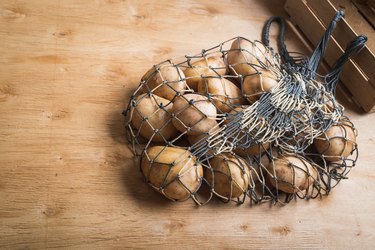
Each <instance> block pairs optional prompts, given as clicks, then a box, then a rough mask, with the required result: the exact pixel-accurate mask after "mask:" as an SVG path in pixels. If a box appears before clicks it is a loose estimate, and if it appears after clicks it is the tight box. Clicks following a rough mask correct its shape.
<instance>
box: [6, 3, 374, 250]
mask: <svg viewBox="0 0 375 250" xmlns="http://www.w3.org/2000/svg"><path fill="white" fill-rule="evenodd" d="M283 4H284V1H277V0H267V1H256V0H251V1H250V0H247V1H240V0H237V1H229V0H218V1H215V2H214V1H203V0H197V1H190V0H183V1H166V0H160V1H151V0H150V1H135V0H129V1H122V0H98V1H90V2H87V1H83V0H80V1H77V0H74V1H73V0H65V1H57V0H53V1H47V0H45V1H42V0H39V1H26V0H24V1H22V0H18V1H1V2H0V34H1V35H0V44H1V46H0V50H1V54H2V56H1V57H0V64H1V67H0V102H1V104H0V248H2V249H43V248H74V249H83V248H84V249H95V248H99V249H101V248H125V247H128V248H135V247H136V248H174V249H176V248H183V247H184V248H198V247H200V248H246V249H248V248H265V249H275V248H281V249H283V248H285V249H286V248H288V249H291V248H293V249H301V248H309V249H313V248H316V249H321V248H330V249H338V248H341V249H343V248H349V249H354V248H356V249H357V248H359V249H365V248H368V249H370V248H372V246H373V242H374V240H375V236H374V231H373V229H374V227H375V212H374V209H373V208H374V207H375V200H374V199H373V198H374V189H375V184H374V183H375V182H374V178H375V174H374V171H373V163H374V162H375V156H374V154H373V151H374V150H375V142H374V140H375V132H374V131H375V130H374V125H373V123H374V120H375V115H374V114H362V113H358V110H357V109H355V108H354V107H352V106H351V105H350V103H348V102H345V101H344V105H345V106H346V107H347V113H348V114H349V115H350V117H351V118H352V120H353V122H354V123H355V124H356V125H357V128H358V130H359V137H358V141H359V145H360V150H361V151H360V158H359V161H358V166H357V167H356V168H355V169H353V170H352V172H351V174H350V178H349V180H346V181H343V182H342V183H341V184H340V185H339V186H338V187H337V188H336V189H335V190H334V191H333V193H332V194H331V195H330V196H328V197H325V198H323V199H322V200H311V201H301V200H299V201H297V202H292V203H291V204H289V205H288V206H285V207H279V206H272V205H270V204H262V205H259V206H253V207H250V206H249V205H248V204H246V205H243V206H240V207H237V206H235V205H234V204H222V203H220V202H218V201H213V202H211V203H210V204H209V205H207V206H204V207H200V208H197V207H195V205H194V204H193V202H191V201H188V202H185V203H171V202H169V201H168V200H166V199H165V198H163V197H161V196H160V195H159V194H157V193H156V192H155V191H153V190H152V189H151V188H150V187H148V186H147V185H146V184H145V183H144V182H143V181H142V177H141V174H140V173H139V170H138V168H137V165H136V162H135V160H134V159H133V157H132V154H131V152H130V150H129V148H128V146H127V143H126V140H125V138H124V130H123V122H124V121H123V117H122V116H121V112H122V110H123V109H124V108H125V106H126V103H127V101H128V100H129V97H130V94H131V93H132V91H134V90H135V88H136V86H137V84H138V81H139V79H140V77H141V76H142V75H143V73H144V72H145V71H146V70H147V69H148V68H149V67H150V66H151V65H153V64H155V63H158V62H160V61H162V60H164V59H167V58H169V57H180V56H182V55H184V54H194V53H197V52H199V51H201V49H203V48H208V47H211V46H214V45H216V44H218V43H219V42H222V41H224V40H227V39H229V38H232V37H234V36H237V35H241V36H245V37H248V38H250V39H260V32H261V29H262V25H263V23H264V21H265V20H266V19H267V18H268V17H270V16H271V15H281V16H286V14H285V13H284V11H283ZM276 33H277V29H274V28H273V29H272V38H273V40H275V39H274V38H275V35H276ZM287 45H288V48H290V50H294V51H300V52H305V51H306V50H305V48H304V47H303V46H302V43H300V42H299V39H298V37H297V36H295V35H293V34H292V33H290V32H289V33H287Z"/></svg>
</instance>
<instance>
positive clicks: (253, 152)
mask: <svg viewBox="0 0 375 250" xmlns="http://www.w3.org/2000/svg"><path fill="white" fill-rule="evenodd" d="M269 147H270V143H269V142H266V143H259V144H257V145H254V146H251V147H248V148H241V147H237V148H235V149H234V151H233V152H234V153H236V154H238V155H239V156H242V157H246V156H258V155H260V154H261V153H263V152H264V151H266V150H267V149H269Z"/></svg>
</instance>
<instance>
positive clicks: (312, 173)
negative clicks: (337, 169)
mask: <svg viewBox="0 0 375 250" xmlns="http://www.w3.org/2000/svg"><path fill="white" fill-rule="evenodd" d="M274 170H275V172H274ZM268 171H269V175H268V177H269V178H268V179H269V181H270V183H271V185H272V186H274V187H275V188H278V189H279V190H281V191H283V192H285V193H294V192H298V191H303V190H306V189H308V188H309V187H310V186H311V185H312V184H313V183H314V180H316V179H317V176H318V173H317V171H316V170H315V168H313V166H312V165H311V164H310V163H309V162H308V161H307V160H306V159H304V158H303V157H302V156H297V155H281V156H279V157H278V158H277V159H276V160H275V161H274V163H273V164H272V162H271V163H270V164H269V165H268ZM307 173H309V174H307ZM274 174H275V177H276V178H277V184H276V180H275V179H274V178H273V175H274ZM293 180H294V181H295V186H296V190H294V188H293Z"/></svg>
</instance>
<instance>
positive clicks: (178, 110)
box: [172, 94, 217, 135]
mask: <svg viewBox="0 0 375 250" xmlns="http://www.w3.org/2000/svg"><path fill="white" fill-rule="evenodd" d="M190 101H192V102H193V104H192V105H190V104H189V102H190ZM172 112H173V113H174V114H175V115H176V117H177V118H175V119H173V121H172V122H173V125H174V126H175V127H176V128H177V129H178V130H179V131H181V132H185V131H187V134H188V135H199V134H202V133H206V132H208V131H210V130H211V129H212V128H213V127H216V126H217V121H216V120H215V118H216V115H217V111H216V108H215V106H214V105H213V104H212V103H211V102H210V101H209V100H208V98H207V97H205V96H202V95H198V94H186V95H183V96H178V97H177V98H176V99H175V101H174V102H173V109H172ZM185 126H186V127H185ZM188 128H191V129H190V130H189V129H188Z"/></svg>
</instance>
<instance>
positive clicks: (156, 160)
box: [141, 146, 203, 201]
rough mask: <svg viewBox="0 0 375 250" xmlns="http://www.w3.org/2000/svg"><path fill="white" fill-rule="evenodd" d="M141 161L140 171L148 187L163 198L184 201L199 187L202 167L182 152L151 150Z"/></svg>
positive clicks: (178, 149) (190, 156)
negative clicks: (159, 193)
mask: <svg viewBox="0 0 375 250" xmlns="http://www.w3.org/2000/svg"><path fill="white" fill-rule="evenodd" d="M147 155H148V156H149V157H150V159H151V160H152V162H150V160H149V159H148V157H147V156H146V154H144V155H143V156H142V159H141V170H142V173H143V175H144V176H145V178H146V180H147V181H148V182H149V184H150V185H151V186H152V187H154V188H155V189H156V190H158V191H159V192H161V193H162V194H163V195H165V196H166V197H167V198H169V199H171V200H175V201H184V200H186V199H188V198H190V195H191V193H195V192H196V191H197V189H198V188H199V187H200V185H201V182H202V177H203V167H202V165H201V164H198V163H197V162H196V159H195V157H194V156H193V155H191V153H190V152H189V151H187V150H185V149H182V148H175V147H164V146H153V147H150V148H148V149H147Z"/></svg>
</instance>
